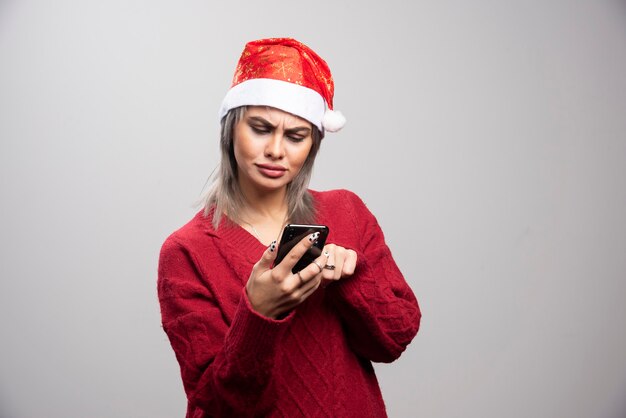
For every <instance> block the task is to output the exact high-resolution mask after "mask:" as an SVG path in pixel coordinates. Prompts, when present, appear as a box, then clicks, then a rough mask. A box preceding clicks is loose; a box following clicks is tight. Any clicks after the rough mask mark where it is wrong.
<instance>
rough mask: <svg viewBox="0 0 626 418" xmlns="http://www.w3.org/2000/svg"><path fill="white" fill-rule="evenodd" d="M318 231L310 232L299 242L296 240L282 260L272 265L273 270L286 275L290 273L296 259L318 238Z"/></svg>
mask: <svg viewBox="0 0 626 418" xmlns="http://www.w3.org/2000/svg"><path fill="white" fill-rule="evenodd" d="M319 236H320V233H319V232H314V233H312V234H309V235H307V236H306V237H304V238H302V239H301V240H300V242H298V243H297V244H296V245H295V246H294V247H293V248H292V249H291V250H290V251H289V252H288V253H287V255H286V256H285V258H284V259H283V261H281V262H280V263H279V264H278V265H277V266H274V270H275V271H276V272H277V273H278V274H282V275H285V276H286V275H288V274H290V273H291V269H292V268H293V266H295V265H296V263H297V262H298V260H300V258H302V256H303V255H304V253H306V252H307V250H308V249H309V248H311V247H312V246H313V244H315V242H316V241H317V239H318V238H319Z"/></svg>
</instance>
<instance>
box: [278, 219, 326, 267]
mask: <svg viewBox="0 0 626 418" xmlns="http://www.w3.org/2000/svg"><path fill="white" fill-rule="evenodd" d="M315 232H319V233H320V236H319V238H318V239H317V242H316V243H315V244H313V246H312V247H311V248H309V249H308V250H307V252H306V253H304V255H303V256H302V257H301V258H300V260H298V262H297V263H296V265H295V266H293V268H292V269H291V272H292V273H294V274H295V273H297V272H299V271H300V270H302V269H303V268H305V267H306V266H308V265H309V264H311V263H312V262H313V261H314V260H315V259H316V258H317V257H319V256H320V255H322V250H323V248H324V244H325V243H326V238H327V237H328V227H327V226H326V225H298V224H287V225H286V226H285V229H283V235H282V236H281V237H280V243H279V244H278V252H277V253H276V259H275V260H274V265H277V264H279V263H280V262H281V261H282V260H283V259H284V258H285V256H286V255H287V253H289V251H291V249H292V248H293V247H294V246H295V245H296V244H297V243H298V242H300V241H301V240H302V238H304V237H306V236H307V235H310V234H313V233H315Z"/></svg>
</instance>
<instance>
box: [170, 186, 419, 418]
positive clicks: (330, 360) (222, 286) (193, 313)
mask: <svg viewBox="0 0 626 418" xmlns="http://www.w3.org/2000/svg"><path fill="white" fill-rule="evenodd" d="M311 194H312V196H313V197H314V199H315V202H316V208H317V211H318V216H317V223H320V224H324V225H328V227H329V228H330V234H329V236H328V240H327V243H335V244H337V245H340V246H343V247H345V248H351V249H353V250H355V251H356V252H357V254H358V262H357V268H356V271H355V274H354V275H353V276H351V277H349V278H345V279H342V280H340V281H338V282H333V283H332V284H331V285H330V286H328V287H326V288H324V289H322V288H319V289H318V290H317V291H316V292H315V293H314V294H313V295H312V296H310V297H309V298H308V299H307V300H306V301H305V302H304V303H302V304H301V305H300V306H298V307H297V308H296V309H294V310H293V311H292V312H291V313H289V315H287V316H286V317H285V318H283V319H280V320H273V319H269V318H266V317H264V316H261V315H259V314H257V313H256V312H255V311H253V310H252V308H251V307H250V304H249V302H248V299H247V297H246V294H245V290H244V285H245V283H246V281H247V279H248V276H249V275H250V271H251V269H252V266H253V265H254V263H256V262H257V261H258V260H259V259H260V257H261V254H262V253H263V251H264V250H265V246H264V245H262V244H261V243H260V242H259V241H258V240H257V239H256V238H255V237H253V236H252V235H251V234H249V233H248V232H247V231H246V230H245V229H243V228H241V227H239V226H238V225H234V224H232V223H231V222H228V221H227V220H223V221H222V223H221V224H220V227H219V228H218V229H217V231H216V230H215V229H214V228H213V227H212V225H211V218H210V217H208V218H207V217H204V216H203V215H202V213H198V214H197V215H196V216H195V217H194V218H193V219H192V220H191V221H190V222H189V223H188V224H187V225H185V226H183V227H182V228H181V229H179V230H178V231H176V232H174V233H173V234H172V235H171V236H170V237H169V238H168V239H167V240H166V241H165V243H164V244H163V248H162V250H161V258H160V262H159V280H158V292H159V301H160V304H161V314H162V319H163V328H164V330H165V332H166V333H167V335H168V337H169V339H170V342H171V344H172V347H173V349H174V352H175V354H176V358H177V359H178V362H179V364H180V368H181V374H182V379H183V385H184V387H185V391H186V393H187V398H188V409H187V417H188V418H206V417H289V418H294V417H307V418H312V417H340V418H350V417H355V418H356V417H358V418H366V417H373V418H380V417H385V416H386V413H385V405H384V403H383V399H382V396H381V393H380V389H379V387H378V382H377V380H376V376H375V374H374V369H373V367H372V364H371V362H372V361H375V362H391V361H393V360H395V359H396V358H398V357H399V356H400V354H401V353H402V352H403V351H404V349H405V348H406V346H407V345H408V344H409V343H410V342H411V340H412V339H413V337H414V336H415V334H416V332H417V330H418V328H419V323H420V317H421V314H420V310H419V307H418V304H417V301H416V299H415V296H414V295H413V292H412V291H411V289H410V288H409V286H408V285H407V283H406V282H405V280H404V278H403V277H402V274H401V273H400V271H399V270H398V267H397V266H396V264H395V262H394V260H393V258H392V256H391V253H390V251H389V248H388V247H387V245H386V244H385V241H384V237H383V233H382V231H381V229H380V227H379V226H378V223H377V221H376V219H375V218H374V216H373V215H372V214H371V213H370V212H369V210H368V209H367V208H366V206H365V205H364V204H363V202H362V201H361V200H360V199H359V198H358V197H357V196H356V195H355V194H353V193H351V192H348V191H345V190H336V191H329V192H314V191H311Z"/></svg>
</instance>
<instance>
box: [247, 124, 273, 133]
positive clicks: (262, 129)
mask: <svg viewBox="0 0 626 418" xmlns="http://www.w3.org/2000/svg"><path fill="white" fill-rule="evenodd" d="M250 128H252V130H253V131H254V133H256V134H259V135H265V134H268V133H269V132H270V130H269V129H268V128H266V127H264V126H256V125H250Z"/></svg>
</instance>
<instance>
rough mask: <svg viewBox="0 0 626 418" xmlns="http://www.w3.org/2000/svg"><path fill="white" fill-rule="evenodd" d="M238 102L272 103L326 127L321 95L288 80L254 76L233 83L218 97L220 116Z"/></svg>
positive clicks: (322, 127) (245, 104)
mask: <svg viewBox="0 0 626 418" xmlns="http://www.w3.org/2000/svg"><path fill="white" fill-rule="evenodd" d="M239 106H270V107H275V108H277V109H280V110H283V111H285V112H289V113H292V114H294V115H296V116H300V117H301V118H303V119H306V120H308V121H309V122H311V123H312V124H313V125H315V126H317V127H318V128H319V129H320V130H321V131H323V129H324V128H326V126H325V125H324V124H323V123H322V119H323V118H325V113H324V112H325V111H326V103H325V102H324V98H323V97H322V96H321V95H320V94H319V93H318V92H316V91H315V90H313V89H310V88H308V87H304V86H300V85H298V84H295V83H291V82H288V81H281V80H274V79H270V78H255V79H251V80H246V81H243V82H241V83H239V84H237V85H236V86H233V87H232V88H231V89H230V90H228V93H226V97H224V100H223V101H222V106H221V107H220V111H219V118H220V120H222V118H223V117H224V116H226V113H228V111H229V110H231V109H234V108H236V107H239ZM342 118H343V116H342ZM344 123H345V118H344ZM342 126H343V125H342ZM326 129H328V130H329V131H331V132H334V131H332V130H331V129H330V128H326Z"/></svg>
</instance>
